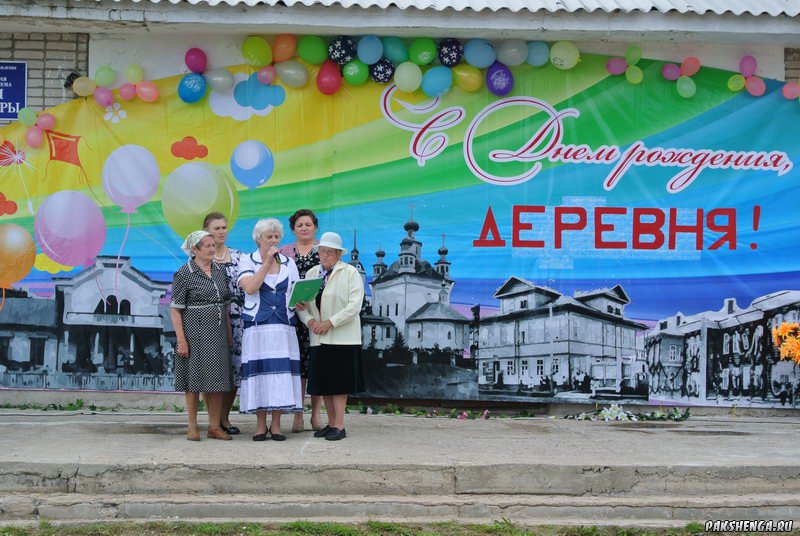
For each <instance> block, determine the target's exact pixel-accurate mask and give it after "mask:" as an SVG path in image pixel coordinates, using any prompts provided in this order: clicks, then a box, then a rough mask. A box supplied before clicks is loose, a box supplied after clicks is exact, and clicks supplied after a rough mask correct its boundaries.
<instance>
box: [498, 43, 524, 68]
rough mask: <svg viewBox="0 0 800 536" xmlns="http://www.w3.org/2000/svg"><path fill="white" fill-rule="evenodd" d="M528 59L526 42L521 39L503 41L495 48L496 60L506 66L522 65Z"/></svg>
mask: <svg viewBox="0 0 800 536" xmlns="http://www.w3.org/2000/svg"><path fill="white" fill-rule="evenodd" d="M526 59H528V44H527V43H526V42H525V41H523V40H522V39H509V40H508V41H503V42H502V43H501V44H500V47H499V48H498V49H497V61H499V62H500V63H502V64H503V65H505V66H507V67H516V66H517V65H522V64H523V63H524V62H525V60H526Z"/></svg>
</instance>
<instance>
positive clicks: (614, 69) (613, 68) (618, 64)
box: [606, 58, 628, 76]
mask: <svg viewBox="0 0 800 536" xmlns="http://www.w3.org/2000/svg"><path fill="white" fill-rule="evenodd" d="M627 69H628V62H627V61H625V59H624V58H611V59H609V60H608V61H607V62H606V71H608V74H613V75H614V76H616V75H619V74H622V73H624V72H625V71H626V70H627Z"/></svg>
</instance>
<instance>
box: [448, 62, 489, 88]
mask: <svg viewBox="0 0 800 536" xmlns="http://www.w3.org/2000/svg"><path fill="white" fill-rule="evenodd" d="M452 71H453V80H455V82H456V85H457V86H458V87H460V88H461V89H463V90H464V91H478V90H479V89H480V88H481V86H483V75H482V74H481V71H480V69H478V68H477V67H473V66H472V65H470V64H468V63H459V64H458V65H456V66H455V67H453V69H452Z"/></svg>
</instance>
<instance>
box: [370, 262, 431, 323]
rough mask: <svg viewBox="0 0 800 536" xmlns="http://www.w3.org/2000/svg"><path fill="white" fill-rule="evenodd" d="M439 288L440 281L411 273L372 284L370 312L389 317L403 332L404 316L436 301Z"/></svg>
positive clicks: (406, 316)
mask: <svg viewBox="0 0 800 536" xmlns="http://www.w3.org/2000/svg"><path fill="white" fill-rule="evenodd" d="M441 288H442V287H441V283H440V282H438V281H434V280H432V279H422V278H417V277H416V276H413V275H403V276H400V277H396V278H394V279H391V280H389V281H387V282H385V283H379V284H377V285H373V286H372V312H373V314H376V315H378V316H386V317H388V318H390V319H391V320H392V322H394V324H395V325H396V326H397V329H398V330H400V332H401V333H404V332H405V326H406V318H408V317H409V316H411V315H412V314H414V313H415V312H417V311H418V310H419V309H420V308H421V307H422V306H423V305H425V304H426V303H429V302H438V301H439V291H440V290H441ZM387 307H388V310H387ZM395 311H396V313H395Z"/></svg>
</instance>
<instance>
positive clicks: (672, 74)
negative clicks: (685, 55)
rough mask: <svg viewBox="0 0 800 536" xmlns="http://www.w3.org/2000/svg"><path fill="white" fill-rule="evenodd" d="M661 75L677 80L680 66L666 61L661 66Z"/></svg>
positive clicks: (679, 74)
mask: <svg viewBox="0 0 800 536" xmlns="http://www.w3.org/2000/svg"><path fill="white" fill-rule="evenodd" d="M661 76H663V77H664V78H665V79H667V80H670V81H673V80H677V79H678V78H680V76H681V68H680V67H678V66H677V65H675V64H674V63H667V64H665V65H664V67H662V68H661Z"/></svg>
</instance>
